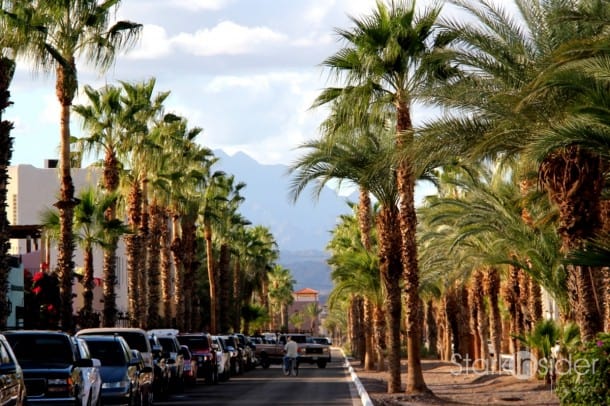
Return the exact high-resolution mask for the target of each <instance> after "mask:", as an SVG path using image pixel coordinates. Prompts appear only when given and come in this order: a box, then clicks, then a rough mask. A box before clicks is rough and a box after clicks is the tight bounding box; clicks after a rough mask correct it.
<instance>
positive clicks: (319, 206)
mask: <svg viewBox="0 0 610 406" xmlns="http://www.w3.org/2000/svg"><path fill="white" fill-rule="evenodd" d="M214 154H215V155H216V156H217V157H218V158H219V161H218V163H217V164H216V165H215V169H217V170H222V171H224V172H226V173H227V174H229V175H234V176H235V180H236V181H237V182H244V183H245V184H246V187H245V188H244V189H242V190H241V191H240V193H241V195H242V196H244V197H245V200H244V202H243V203H242V205H241V206H240V212H241V213H242V215H243V216H244V217H245V218H246V219H247V220H249V221H250V222H251V223H252V224H254V225H262V226H265V227H268V228H269V230H270V231H271V233H272V234H273V236H274V238H275V240H276V242H277V244H278V248H279V251H280V258H279V261H278V263H279V264H280V265H282V266H283V267H285V268H287V269H289V270H290V271H291V273H292V276H293V278H294V279H295V280H296V285H295V289H301V288H305V287H307V288H312V289H315V290H317V291H319V292H320V295H321V296H325V295H326V294H327V293H328V292H329V291H330V290H331V289H332V282H331V279H330V267H329V266H328V264H327V263H326V259H327V258H328V253H327V252H325V247H326V244H327V243H328V242H329V240H330V237H331V230H332V229H333V228H334V226H335V224H336V222H337V218H338V217H339V216H340V215H342V214H349V213H350V210H351V209H350V207H349V206H348V204H347V202H348V201H356V199H357V197H355V196H353V195H350V196H347V197H345V196H340V195H339V194H337V192H336V191H334V190H333V189H331V188H329V187H325V188H324V189H323V190H322V192H321V193H320V196H319V197H318V198H317V199H314V198H313V196H312V193H311V189H306V190H304V191H303V192H302V193H301V195H300V197H299V198H298V199H297V201H296V202H293V201H292V199H291V197H290V193H289V191H290V182H291V175H290V174H289V167H288V166H287V165H279V164H276V165H264V164H260V163H259V162H257V161H256V160H254V159H253V158H251V157H250V156H248V155H246V154H245V153H243V152H238V153H236V154H234V155H228V154H226V153H225V152H223V151H221V150H216V151H214Z"/></svg>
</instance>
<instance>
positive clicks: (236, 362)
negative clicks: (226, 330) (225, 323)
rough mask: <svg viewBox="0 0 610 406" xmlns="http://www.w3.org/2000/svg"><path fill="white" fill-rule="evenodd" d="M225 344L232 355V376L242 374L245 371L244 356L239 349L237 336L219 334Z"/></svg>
mask: <svg viewBox="0 0 610 406" xmlns="http://www.w3.org/2000/svg"><path fill="white" fill-rule="evenodd" d="M218 338H220V339H221V340H222V341H223V344H224V346H225V348H226V349H227V351H228V352H229V354H230V356H231V376H236V375H241V374H242V373H243V371H244V357H243V353H242V351H241V350H240V349H239V343H238V341H237V337H235V336H234V335H231V334H224V335H219V336H218Z"/></svg>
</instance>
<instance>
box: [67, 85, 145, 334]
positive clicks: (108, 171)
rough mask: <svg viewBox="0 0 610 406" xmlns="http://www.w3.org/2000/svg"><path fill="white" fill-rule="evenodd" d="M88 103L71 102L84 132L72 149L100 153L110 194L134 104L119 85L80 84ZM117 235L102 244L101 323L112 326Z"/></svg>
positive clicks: (112, 210) (113, 209)
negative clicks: (123, 98) (125, 99)
mask: <svg viewBox="0 0 610 406" xmlns="http://www.w3.org/2000/svg"><path fill="white" fill-rule="evenodd" d="M84 92H85V94H86V95H87V99H88V103H87V104H86V105H85V104H80V105H75V106H73V111H74V112H75V113H76V114H77V115H78V116H80V118H81V119H82V122H83V129H84V130H85V131H87V134H85V135H83V136H82V137H80V138H77V139H76V142H75V144H76V151H78V152H80V153H81V154H88V153H93V154H94V156H95V157H96V158H97V157H99V155H101V154H103V162H102V164H101V165H102V168H103V176H102V186H103V188H104V189H105V190H106V191H107V192H108V193H110V194H112V193H117V191H118V189H119V184H120V183H119V182H120V176H121V174H120V171H121V169H122V167H121V162H120V160H119V157H118V153H119V150H120V148H119V145H120V144H121V143H122V142H123V141H124V139H125V137H127V136H128V135H129V133H128V131H127V128H126V125H127V122H128V121H129V118H130V117H131V115H132V114H133V113H134V112H135V108H136V106H125V105H124V103H123V102H122V101H121V96H122V91H121V88H120V87H115V86H105V87H103V88H101V89H99V90H95V89H93V88H92V87H90V86H85V87H84ZM104 215H105V217H106V220H107V221H113V220H115V219H116V218H117V205H116V204H112V205H111V206H109V207H108V209H107V211H106V213H105V214H104ZM118 242H119V239H118V238H117V237H114V238H112V239H111V240H110V241H108V244H107V245H106V246H104V262H103V268H104V278H103V291H104V314H103V316H104V317H103V321H102V323H103V325H104V326H105V327H114V325H115V323H116V315H117V305H116V291H115V286H116V282H117V274H116V250H117V247H118Z"/></svg>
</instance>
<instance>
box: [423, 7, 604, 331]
mask: <svg viewBox="0 0 610 406" xmlns="http://www.w3.org/2000/svg"><path fill="white" fill-rule="evenodd" d="M452 3H454V4H456V5H458V6H459V7H461V8H462V9H463V10H465V11H466V12H467V13H469V14H470V16H471V17H474V19H475V20H477V23H478V24H476V23H475V24H473V23H472V20H470V21H468V22H467V23H466V22H457V21H449V22H447V24H446V26H447V29H448V34H447V38H449V37H452V38H453V39H455V42H454V43H453V44H454V45H455V47H453V48H452V51H453V52H451V53H450V52H448V53H447V54H451V55H452V56H453V61H454V62H455V63H456V64H459V65H460V66H461V67H463V75H462V80H459V81H454V82H452V83H450V86H446V87H445V88H444V89H442V90H441V89H436V90H435V100H436V101H437V102H439V103H440V104H442V105H444V106H445V107H447V106H449V107H451V108H454V109H455V111H457V112H459V113H458V114H456V115H455V116H453V117H443V118H442V119H441V120H439V121H438V122H436V123H435V124H434V125H433V126H431V127H430V128H428V129H427V132H428V130H430V129H431V128H434V130H433V131H429V132H428V134H429V135H431V138H435V139H436V140H437V141H439V143H437V144H436V145H437V146H440V145H441V144H442V145H449V146H450V147H449V149H450V150H451V152H452V153H453V154H456V153H457V154H460V155H463V156H470V157H471V158H472V159H480V158H481V157H489V156H501V157H502V158H503V159H504V160H505V161H521V162H524V161H532V156H533V157H534V159H535V160H534V162H537V163H539V164H540V166H539V172H538V175H539V180H540V185H542V186H543V187H544V188H545V189H546V190H547V191H548V192H549V196H550V197H551V199H552V200H553V201H554V202H555V203H556V204H557V203H559V205H558V207H560V209H561V210H560V212H559V215H560V217H559V219H558V225H559V232H560V233H562V236H563V251H564V252H565V251H569V250H571V249H574V248H577V247H578V246H579V244H580V243H581V241H582V238H583V236H586V235H590V233H591V231H594V230H595V228H596V223H597V222H598V221H599V220H598V217H599V208H598V203H599V191H600V190H601V184H602V183H601V182H602V175H601V174H602V171H601V170H600V161H599V156H598V155H596V151H593V150H590V149H586V148H581V147H579V143H577V142H567V143H566V142H565V140H566V139H565V138H564V142H563V143H562V145H561V146H560V145H559V144H555V145H554V147H553V148H548V147H549V145H548V143H547V142H546V141H547V140H548V139H550V138H552V137H550V136H549V131H548V129H549V128H554V127H555V128H557V126H556V124H558V123H559V124H560V125H563V124H564V123H566V121H565V117H570V116H571V114H566V113H567V112H568V111H570V109H571V108H572V106H583V99H581V98H579V97H574V94H575V93H574V92H573V91H572V90H569V89H568V88H565V89H563V91H558V89H557V88H555V89H552V88H548V87H546V89H547V90H549V89H550V91H544V92H540V91H539V90H540V87H539V86H538V85H540V84H543V88H545V86H546V85H545V83H547V84H548V83H549V82H545V77H548V75H547V74H548V73H549V72H552V71H553V70H554V67H555V66H556V65H557V60H558V57H559V58H563V60H564V61H565V59H566V58H568V59H570V58H572V59H573V58H574V57H579V56H582V55H586V54H588V55H590V54H591V52H592V50H601V49H602V48H601V47H598V48H596V47H595V46H593V47H591V46H589V45H590V44H591V43H594V42H592V40H594V39H595V38H599V34H601V33H602V32H603V30H604V27H605V26H606V24H605V23H601V24H600V21H599V18H598V16H599V15H605V13H606V12H607V10H608V9H607V4H606V3H605V2H597V1H594V2H588V1H584V2H575V3H572V2H543V1H537V0H515V1H514V4H515V5H516V6H517V9H518V11H519V14H518V17H519V18H520V20H521V21H519V22H517V20H516V19H515V18H513V16H512V15H511V14H509V13H508V12H506V11H505V10H504V9H502V8H501V7H500V6H495V5H493V4H491V3H488V2H484V1H476V2H468V1H463V0H452ZM592 5H594V6H595V7H599V9H596V11H595V14H592V13H590V11H591V9H589V10H588V12H589V14H588V15H589V16H594V17H593V18H591V19H590V20H589V21H591V23H588V22H587V21H585V20H583V19H582V18H579V17H582V16H584V15H587V12H586V11H587V10H586V9H587V8H588V7H589V8H590V7H591V6H592ZM574 45H577V46H575V47H572V46H574ZM583 45H584V47H583ZM564 51H567V52H564ZM585 82H586V81H581V83H585ZM531 89H534V90H535V91H534V93H532V92H531ZM585 105H586V104H585ZM464 113H466V114H464ZM567 122H568V123H570V122H571V119H568V120H567ZM583 134H584V135H585V136H586V137H587V138H589V139H590V138H594V137H589V135H590V133H589V132H587V131H585V132H584V133H583ZM439 135H440V136H439ZM437 136H439V137H437ZM448 137H449V138H450V139H448ZM539 142H540V143H544V144H547V145H546V148H545V149H544V152H543V153H541V154H540V153H538V154H532V155H529V156H527V157H526V156H525V154H530V153H531V152H530V150H531V149H532V146H534V145H536V144H537V143H539ZM587 142H588V141H585V144H586V143H587ZM441 149H442V148H441ZM445 150H447V149H446V148H445ZM538 152H540V150H538ZM565 174H570V175H571V176H572V177H571V178H566V177H565V176H564V175H565ZM574 187H578V188H579V190H578V191H577V192H575V189H574ZM568 192H569V193H568ZM583 233H584V234H583ZM567 271H568V277H569V290H570V292H571V293H570V300H571V302H572V306H571V307H572V308H573V309H574V310H575V311H576V312H577V314H576V316H577V319H578V320H579V323H582V324H583V327H585V328H584V329H583V334H584V335H585V337H589V338H590V337H591V336H592V334H593V332H594V331H596V330H598V329H599V328H600V324H599V323H598V322H599V320H601V318H600V317H598V316H599V314H598V313H597V309H596V306H595V302H594V294H593V288H592V283H591V282H592V281H591V278H589V277H588V272H587V270H585V269H583V268H582V267H568V269H567ZM585 325H586V326H585Z"/></svg>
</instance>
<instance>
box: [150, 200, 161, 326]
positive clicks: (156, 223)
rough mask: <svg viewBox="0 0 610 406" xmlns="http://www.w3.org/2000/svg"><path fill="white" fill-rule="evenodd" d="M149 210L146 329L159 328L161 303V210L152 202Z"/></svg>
mask: <svg viewBox="0 0 610 406" xmlns="http://www.w3.org/2000/svg"><path fill="white" fill-rule="evenodd" d="M149 210H150V235H149V238H148V294H149V300H148V307H147V315H148V316H147V319H148V322H147V325H148V328H160V327H162V326H161V320H160V319H161V318H160V316H159V303H161V286H160V279H161V278H160V268H161V258H160V253H161V249H160V248H161V227H162V226H161V223H162V221H163V210H162V208H161V207H160V206H159V205H158V204H157V202H156V200H153V201H152V203H151V205H150V206H149Z"/></svg>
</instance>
